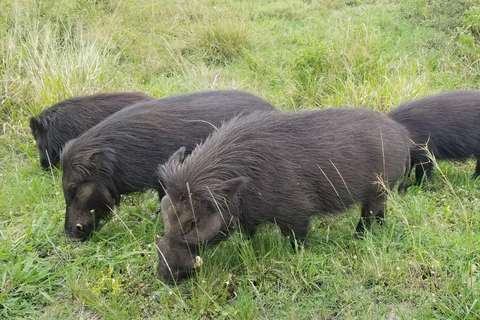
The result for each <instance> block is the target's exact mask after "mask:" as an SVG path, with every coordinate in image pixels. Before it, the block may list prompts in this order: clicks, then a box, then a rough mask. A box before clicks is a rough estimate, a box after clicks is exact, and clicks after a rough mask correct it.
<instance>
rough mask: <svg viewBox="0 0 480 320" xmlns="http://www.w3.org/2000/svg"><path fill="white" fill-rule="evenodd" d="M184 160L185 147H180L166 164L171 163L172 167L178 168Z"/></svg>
mask: <svg viewBox="0 0 480 320" xmlns="http://www.w3.org/2000/svg"><path fill="white" fill-rule="evenodd" d="M184 159H185V147H181V148H180V149H178V150H177V151H175V153H174V154H172V155H171V156H170V159H168V162H171V163H172V164H173V165H175V166H178V165H179V164H181V163H182V162H183V160H184Z"/></svg>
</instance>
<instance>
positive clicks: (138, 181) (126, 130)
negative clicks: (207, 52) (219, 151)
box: [62, 90, 275, 240]
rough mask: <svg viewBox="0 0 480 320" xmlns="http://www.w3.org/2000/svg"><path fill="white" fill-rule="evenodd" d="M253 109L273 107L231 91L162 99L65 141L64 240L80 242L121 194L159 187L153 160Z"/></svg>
mask: <svg viewBox="0 0 480 320" xmlns="http://www.w3.org/2000/svg"><path fill="white" fill-rule="evenodd" d="M255 110H269V111H272V110H275V108H274V107H273V106H272V105H271V104H270V103H268V102H266V101H265V100H263V99H260V98H258V97H256V96H254V95H251V94H249V93H245V92H241V91H234V90H232V91H209V92H198V93H192V94H186V95H180V96H173V97H167V98H162V99H158V100H153V101H148V102H145V103H140V104H137V105H134V106H131V107H129V108H125V109H123V110H121V111H119V112H117V113H115V114H113V115H112V116H110V117H108V118H107V119H105V120H104V121H103V122H101V123H99V124H98V125H96V126H95V127H93V128H91V129H89V130H88V131H86V132H85V133H84V134H83V135H81V136H80V137H78V138H77V139H74V140H72V141H70V142H69V143H67V145H66V146H65V148H64V151H63V155H62V158H63V159H62V168H63V181H62V184H63V191H64V195H65V201H66V216H65V232H66V235H67V237H68V238H69V239H70V240H85V239H86V238H87V237H88V236H89V235H90V234H91V233H92V232H93V231H94V230H95V228H98V227H99V223H100V222H101V221H102V220H104V219H106V218H107V217H108V215H109V214H110V213H111V210H112V208H113V207H114V205H117V204H118V203H119V201H120V195H121V194H126V193H130V192H134V191H140V190H143V189H145V188H154V189H159V181H158V176H157V174H156V172H157V166H158V163H159V162H164V161H166V160H167V159H168V157H169V156H170V155H171V154H172V153H174V152H175V151H176V150H177V149H178V148H179V147H181V146H186V147H187V152H190V151H191V150H193V148H194V147H195V146H196V145H197V144H198V143H200V142H201V140H202V139H205V138H206V137H207V136H208V135H209V133H210V132H211V131H213V130H215V128H216V127H219V126H220V125H221V123H222V122H223V121H224V120H226V119H230V118H232V117H234V116H235V115H239V114H242V113H249V112H252V111H255ZM160 192H161V193H163V192H162V191H160Z"/></svg>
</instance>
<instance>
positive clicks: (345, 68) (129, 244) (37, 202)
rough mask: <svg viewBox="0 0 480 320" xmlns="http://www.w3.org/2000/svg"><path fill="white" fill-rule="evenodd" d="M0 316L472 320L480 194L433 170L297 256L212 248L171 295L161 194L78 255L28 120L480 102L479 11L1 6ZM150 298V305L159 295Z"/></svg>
mask: <svg viewBox="0 0 480 320" xmlns="http://www.w3.org/2000/svg"><path fill="white" fill-rule="evenodd" d="M0 7H1V8H2V10H0V59H1V60H0V84H1V89H0V101H1V106H0V108H1V109H0V124H1V126H0V130H1V135H0V318H5V319H15V318H22V319H23V318H31V319H69V318H70V319H148V318H152V319H153V318H155V319H163V318H171V319H198V318H200V319H259V318H260V319H478V318H480V301H479V299H480V219H479V213H478V212H479V211H480V202H479V198H480V191H479V190H480V188H479V187H480V181H473V180H471V179H470V177H471V174H472V173H473V169H474V162H473V161H468V162H466V163H455V162H440V163H438V165H437V168H436V172H435V175H434V179H433V181H432V183H430V184H429V185H428V187H425V188H418V187H410V188H409V190H408V192H407V194H406V195H405V196H402V195H400V194H398V193H397V192H396V191H394V192H392V194H391V195H390V197H389V203H388V212H387V219H386V225H384V226H378V225H375V226H374V228H373V229H372V230H371V232H368V233H367V234H366V236H365V238H364V239H354V238H353V237H352V233H353V231H354V227H355V224H356V222H357V220H358V218H359V215H360V213H359V210H358V209H352V210H351V211H349V212H348V213H346V214H342V215H339V216H337V217H333V218H330V217H329V218H324V219H316V220H314V221H313V222H312V225H311V233H310V235H309V236H308V238H307V241H306V246H305V247H303V246H301V247H300V249H299V250H298V252H295V251H293V250H292V248H291V246H290V243H289V240H288V239H285V238H284V237H282V236H281V235H280V233H279V232H278V230H276V229H275V228H274V227H272V226H266V227H265V228H262V229H261V230H260V231H259V232H257V234H256V235H255V236H254V237H253V238H252V239H246V238H245V237H244V236H242V234H236V235H234V236H233V237H231V238H230V239H229V240H228V241H226V242H224V243H222V244H220V245H218V246H215V247H211V248H209V249H207V250H206V251H205V254H204V267H203V268H202V269H201V270H200V271H199V272H198V274H197V275H196V276H195V277H193V278H192V279H191V280H189V281H188V282H186V283H184V284H182V285H179V286H176V287H172V286H170V287H169V286H167V285H165V284H164V283H161V282H160V281H158V280H157V279H156V277H155V268H156V260H157V255H156V252H155V250H154V247H153V237H154V235H155V234H159V235H162V234H163V223H162V221H161V217H159V218H158V219H157V221H152V220H151V219H149V216H151V215H152V214H154V213H155V211H156V210H157V207H158V199H156V197H155V194H154V193H153V192H146V193H143V194H134V195H129V196H125V197H124V198H123V202H122V205H121V207H120V208H119V210H118V212H117V214H116V215H115V216H114V217H113V218H112V221H110V222H109V223H108V224H107V225H106V226H105V227H104V228H103V229H102V230H101V231H100V232H97V233H96V234H95V235H94V236H93V237H92V238H91V239H90V240H88V241H86V242H84V243H70V242H66V241H65V239H64V236H63V223H64V213H65V203H64V199H63V194H62V188H61V172H60V171H56V170H52V171H43V170H41V167H40V164H39V161H38V158H37V155H36V152H35V146H34V141H33V137H32V136H31V134H30V130H29V127H28V119H29V117H30V116H31V115H32V114H36V113H38V112H39V111H41V110H42V109H45V108H47V107H49V106H50V105H52V104H53V103H56V102H58V101H60V100H63V99H65V98H67V97H71V96H76V95H83V94H92V93H96V92H102V91H143V92H146V93H148V94H151V95H154V96H157V97H161V96H167V95H171V94H178V93H186V92H192V91H199V90H208V89H227V88H228V89H242V90H246V91H249V92H252V93H255V94H257V95H259V96H261V97H263V98H265V99H267V100H269V101H271V102H272V103H274V104H275V105H276V106H277V107H278V108H280V109H284V110H301V109H312V108H325V107H335V106H340V105H349V106H362V107H366V108H372V109H375V110H380V111H388V110H390V109H391V108H393V107H395V106H396V105H397V104H399V103H401V102H403V101H407V100H412V99H416V98H419V97H422V96H425V95H428V94H432V93H435V92H440V91H449V90H453V89H462V88H478V87H480V69H479V61H480V60H479V57H480V47H479V45H480V1H478V0H475V1H474V0H451V1H447V0H438V1H427V0H406V1H403V2H402V1H391V0H390V1H389V0H378V1H375V0H338V1H336V0H318V1H312V0H304V1H300V0H283V1H275V0H258V1H234V0H218V1H217V0H189V1H186V0H180V1H164V0H148V1H147V0H138V1H127V0H104V1H100V0H76V1H74V0H55V1H36V0H15V1H9V0H0ZM153 296H155V299H152V297H153Z"/></svg>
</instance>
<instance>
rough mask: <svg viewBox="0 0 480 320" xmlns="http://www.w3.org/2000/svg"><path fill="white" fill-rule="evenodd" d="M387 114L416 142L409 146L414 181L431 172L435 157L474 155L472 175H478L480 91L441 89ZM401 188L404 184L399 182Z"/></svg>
mask: <svg viewBox="0 0 480 320" xmlns="http://www.w3.org/2000/svg"><path fill="white" fill-rule="evenodd" d="M388 115H389V117H390V118H392V119H393V120H395V121H396V122H398V123H400V124H402V125H403V126H405V127H406V128H407V129H408V130H409V131H410V135H411V138H412V140H413V142H414V143H415V146H414V147H413V148H412V150H411V161H412V168H413V167H415V166H416V169H415V184H417V185H419V184H420V183H421V182H422V180H423V179H424V178H426V179H428V178H429V177H430V176H431V172H432V169H433V164H432V162H431V159H430V157H429V153H430V154H431V155H433V156H434V157H435V159H437V160H447V159H450V160H465V159H467V158H470V157H475V159H477V166H476V168H475V173H474V174H473V177H474V178H476V177H478V176H479V175H480V162H479V159H480V126H479V122H478V121H479V120H480V91H477V90H462V91H452V92H447V93H440V94H436V95H432V96H427V97H424V98H422V99H419V100H416V101H412V102H408V103H404V104H402V105H400V106H399V107H397V108H396V109H394V110H393V111H391V112H390V113H389V114H388ZM402 186H404V189H405V188H406V185H404V184H402Z"/></svg>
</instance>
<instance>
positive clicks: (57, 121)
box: [30, 92, 153, 169]
mask: <svg viewBox="0 0 480 320" xmlns="http://www.w3.org/2000/svg"><path fill="white" fill-rule="evenodd" d="M151 99H153V98H152V97H150V96H147V95H145V94H143V93H133V92H130V93H129V92H125V93H100V94H94V95H90V96H83V97H77V98H70V99H67V100H64V101H61V102H59V103H57V104H54V105H53V106H51V107H50V108H48V109H46V110H44V111H42V112H41V113H40V114H39V115H37V116H35V117H31V118H30V129H32V134H33V137H34V138H35V141H36V147H37V150H38V153H39V156H40V164H41V165H42V167H43V168H44V169H47V168H48V167H50V165H53V166H57V165H58V164H59V163H60V153H61V151H62V148H63V146H64V145H65V143H67V142H68V141H69V140H71V139H73V138H76V137H78V136H79V135H81V134H82V133H84V132H85V131H87V130H88V129H90V128H91V127H93V126H94V125H96V124H97V123H99V122H100V121H102V120H103V119H105V118H106V117H108V116H110V115H111V114H113V113H115V112H117V111H119V110H121V109H123V108H125V107H127V106H130V105H132V104H135V103H137V102H140V101H145V100H151Z"/></svg>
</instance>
